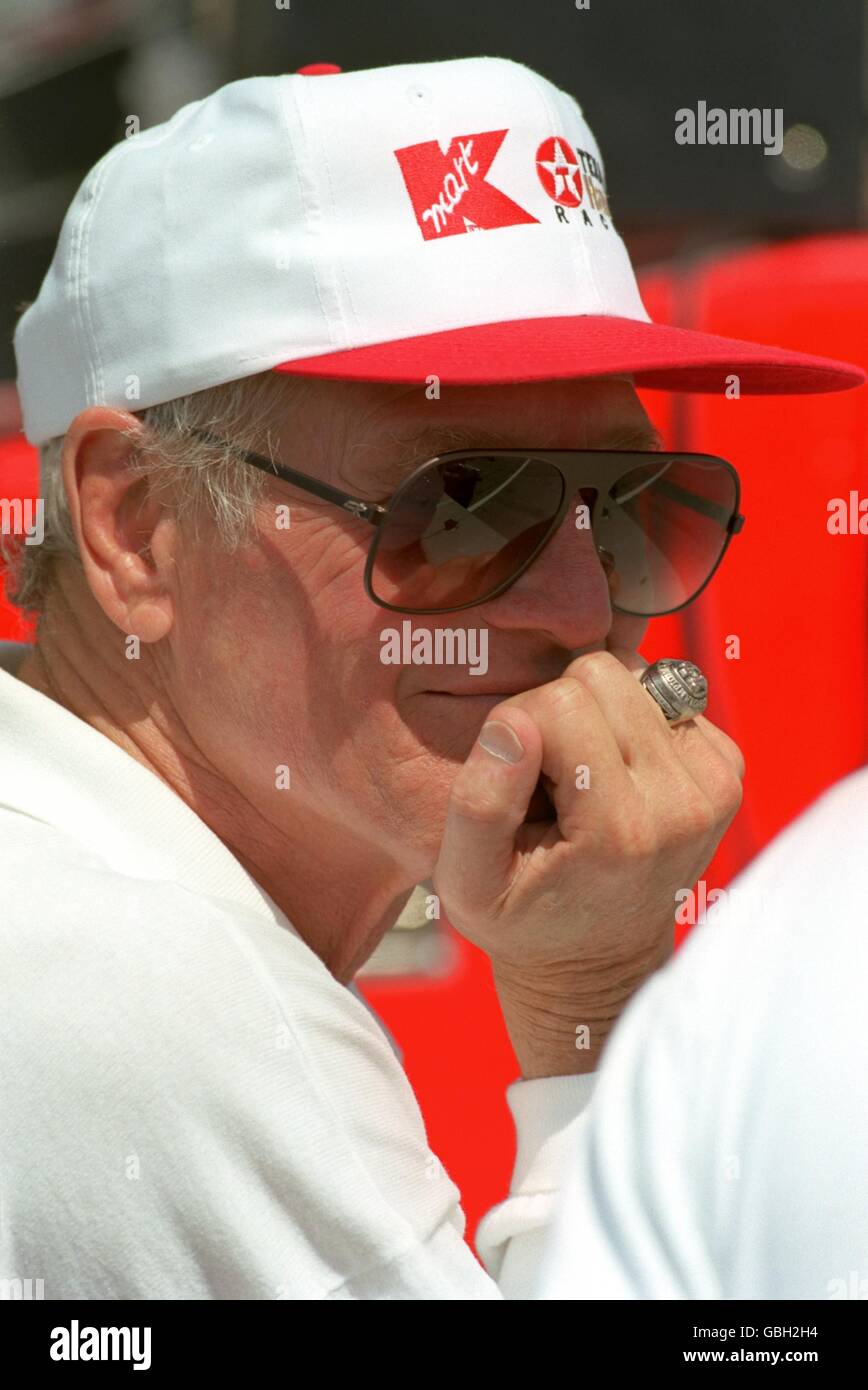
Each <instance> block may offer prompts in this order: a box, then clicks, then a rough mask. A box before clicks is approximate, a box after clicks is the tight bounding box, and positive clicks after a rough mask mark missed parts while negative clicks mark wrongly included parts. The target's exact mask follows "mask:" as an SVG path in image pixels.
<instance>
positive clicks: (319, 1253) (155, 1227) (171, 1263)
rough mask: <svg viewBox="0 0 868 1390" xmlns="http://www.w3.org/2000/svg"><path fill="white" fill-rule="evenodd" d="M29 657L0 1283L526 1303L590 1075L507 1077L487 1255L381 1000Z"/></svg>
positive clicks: (16, 689) (11, 936)
mask: <svg viewBox="0 0 868 1390" xmlns="http://www.w3.org/2000/svg"><path fill="white" fill-rule="evenodd" d="M22 654H23V649H19V650H18V651H15V650H10V648H8V647H7V648H6V650H5V652H4V653H3V654H2V662H3V664H4V665H5V667H6V669H5V670H0V885H2V886H0V892H2V914H0V1116H2V1123H0V1175H2V1220H0V1281H2V1280H14V1279H22V1280H25V1279H33V1280H36V1279H42V1280H43V1281H44V1293H45V1297H46V1298H52V1299H62V1298H94V1299H123V1298H132V1299H146V1298H159V1299H169V1298H172V1299H175V1298H249V1299H279V1298H291V1299H308V1298H314V1299H315V1298H334V1299H357V1298H358V1299H361V1298H364V1299H499V1298H503V1297H525V1296H527V1295H528V1294H529V1293H530V1292H531V1290H532V1289H533V1287H534V1285H535V1282H536V1278H537V1274H538V1269H539V1259H540V1253H539V1252H540V1248H541V1245H540V1242H541V1237H542V1236H543V1235H544V1234H545V1228H546V1226H547V1223H548V1222H549V1221H550V1220H551V1215H552V1210H553V1206H554V1201H555V1198H556V1195H557V1188H558V1179H559V1174H560V1171H561V1163H562V1155H563V1153H564V1152H566V1151H568V1150H569V1148H570V1146H571V1144H572V1142H573V1141H574V1138H575V1135H576V1131H577V1128H578V1127H580V1126H581V1125H583V1124H584V1123H585V1117H584V1116H583V1115H582V1111H583V1108H584V1106H585V1103H586V1101H587V1100H588V1098H589V1096H590V1092H591V1089H592V1086H593V1078H592V1077H552V1078H547V1079H542V1080H534V1081H518V1082H516V1083H514V1084H513V1085H512V1086H510V1087H509V1089H508V1091H507V1100H508V1103H509V1105H510V1108H511V1110H512V1113H513V1116H514V1119H515V1123H516V1130H517V1155H516V1164H515V1171H514V1174H513V1180H512V1184H511V1189H510V1194H509V1195H508V1196H507V1197H506V1198H505V1201H504V1202H503V1203H501V1204H500V1205H498V1206H497V1207H496V1208H494V1209H493V1210H492V1211H491V1212H490V1213H489V1214H488V1215H487V1216H486V1217H485V1219H484V1221H483V1223H482V1225H481V1227H480V1230H479V1232H478V1238H477V1244H478V1248H479V1251H480V1254H481V1256H482V1257H483V1259H484V1260H485V1263H486V1267H487V1272H486V1269H483V1267H482V1266H481V1265H480V1264H479V1262H478V1261H477V1259H476V1258H475V1256H474V1255H473V1253H472V1251H471V1250H470V1248H469V1246H468V1245H467V1244H466V1242H465V1240H464V1238H463V1231H464V1215H463V1212H462V1210H461V1207H460V1204H459V1203H460V1194H459V1192H458V1190H457V1188H456V1186H455V1184H454V1183H453V1182H452V1181H451V1179H450V1178H449V1176H448V1175H447V1174H446V1173H445V1171H444V1170H443V1169H442V1166H441V1165H440V1164H439V1163H438V1161H437V1159H436V1158H435V1156H434V1155H433V1154H432V1153H431V1151H430V1149H429V1147H428V1143H427V1139H426V1135H425V1126H424V1122H423V1119H422V1115H421V1113H420V1110H419V1107H418V1104H417V1102H416V1099H415V1097H414V1095H413V1092H412V1090H411V1087H410V1085H409V1082H408V1080H407V1077H406V1075H405V1073H404V1071H403V1069H402V1067H401V1065H400V1063H399V1061H398V1059H397V1057H396V1055H395V1053H394V1051H393V1049H392V1047H391V1046H390V1044H389V1041H388V1038H387V1036H386V1035H385V1033H384V1031H383V1028H382V1026H381V1025H380V1023H379V1022H378V1021H377V1020H376V1018H375V1016H374V1015H373V1013H372V1011H371V1010H370V1009H369V1008H368V1006H367V1005H366V1004H365V1003H364V1002H363V1001H362V1000H361V998H360V997H359V996H358V995H357V994H356V993H355V992H354V991H353V990H352V989H348V988H346V987H345V986H343V985H342V984H340V983H339V982H338V981H337V980H335V978H334V977H333V976H332V975H331V974H330V972H329V971H328V970H327V969H326V967H325V966H324V965H323V963H322V962H321V961H320V959H319V958H318V956H316V955H315V954H314V952H313V951H312V950H311V949H310V948H309V947H308V946H307V945H306V944H305V943H304V941H303V940H302V939H301V937H300V936H299V935H298V933H297V932H296V931H295V930H294V928H293V927H292V925H291V923H290V922H289V921H288V920H287V918H286V917H285V916H284V914H283V913H282V912H281V911H280V910H279V908H278V907H277V906H276V905H275V903H274V902H273V901H272V900H271V899H270V898H269V896H268V894H266V893H265V892H263V890H262V889H261V888H260V887H259V886H258V885H257V884H256V883H255V882H254V880H253V879H252V878H251V876H250V875H249V874H248V873H247V872H246V871H245V869H244V868H242V866H241V865H240V864H239V863H238V861H237V860H236V859H235V858H234V856H233V855H232V854H231V853H230V851H229V850H228V849H227V848H226V846H225V845H224V844H223V843H222V842H221V841H220V840H219V839H218V838H217V836H216V835H214V834H213V832H212V831H211V830H210V829H209V828H208V827H207V826H206V825H205V824H204V822H203V821H202V820H200V818H199V817H198V816H197V815H196V813H195V812H194V811H193V810H192V809H191V808H190V807H189V806H188V805H187V804H186V803H185V802H184V801H182V800H181V798H180V797H178V796H177V795H176V794H175V793H174V792H173V791H172V790H171V789H170V788H169V787H168V786H167V785H166V784H164V783H163V782H162V781H161V780H160V779H159V778H158V777H157V776H156V775H155V774H154V773H152V772H150V771H149V770H148V769H147V768H145V767H144V766H142V765H141V764H140V763H138V762H137V761H136V760H135V759H134V758H132V757H131V756H130V755H129V754H128V753H126V752H125V751H124V750H123V749H121V748H120V747H118V746H117V745H116V744H114V743H113V742H111V740H109V739H108V738H106V737H105V736H104V735H102V734H101V733H99V732H98V731H97V730H96V729H94V728H92V727H91V726H90V725H88V724H86V723H85V722H83V721H82V720H81V719H79V718H77V717H76V716H75V715H73V714H71V713H70V712H69V711H68V710H66V709H64V708H63V707H62V706H60V705H58V704H57V703H55V702H54V701H52V700H50V699H48V698H47V697H46V696H44V695H42V694H40V693H39V692H38V691H35V690H33V689H31V688H30V687H29V686H26V685H24V684H23V683H21V682H20V681H18V680H17V679H15V677H14V675H13V674H12V671H13V670H14V669H15V668H16V667H17V662H18V659H19V656H20V655H22ZM339 851H340V846H339V845H337V844H336V845H335V854H336V855H337V854H338V853H339ZM3 1287H5V1285H3Z"/></svg>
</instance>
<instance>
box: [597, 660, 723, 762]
mask: <svg viewBox="0 0 868 1390" xmlns="http://www.w3.org/2000/svg"><path fill="white" fill-rule="evenodd" d="M608 650H609V651H610V652H611V653H612V655H613V656H615V657H617V659H618V661H620V662H621V663H622V664H623V665H624V666H626V667H627V669H628V670H629V671H631V672H632V674H633V675H634V676H635V677H636V678H637V680H641V677H642V676H643V675H644V674H645V672H646V671H647V670H648V666H649V664H650V663H649V662H648V661H647V660H646V659H645V657H643V656H642V655H641V653H640V652H638V651H635V650H634V649H632V648H627V647H615V646H610V647H609V649H608ZM643 688H644V687H643ZM645 693H646V694H647V693H648V692H647V691H646V692H645ZM648 698H649V699H650V700H651V701H652V703H653V704H655V705H656V704H657V701H656V700H655V699H654V696H653V695H649V696H648ZM660 712H661V714H662V713H663V711H662V710H661V711H660ZM663 718H664V721H665V720H666V716H665V715H663ZM667 722H668V721H667ZM690 724H692V725H694V726H695V727H696V728H697V729H699V730H700V732H701V733H703V734H704V735H705V737H706V738H707V739H709V740H710V742H711V743H712V744H713V746H714V747H715V748H716V749H717V751H718V753H720V755H721V757H724V758H726V759H727V761H728V762H730V763H731V764H732V767H733V768H734V769H735V772H736V774H737V775H738V777H739V778H740V779H742V780H743V779H744V774H745V765H744V757H743V755H742V751H741V749H740V748H739V746H738V744H737V743H736V741H735V739H733V738H730V736H729V734H727V733H724V731H723V729H720V728H718V726H717V725H716V724H713V723H712V722H711V720H710V719H707V718H706V717H705V715H703V714H698V715H695V716H694V718H693V719H691V720H686V719H685V720H684V721H683V722H682V723H680V724H676V725H674V726H673V725H671V724H670V725H669V728H670V729H672V732H673V733H676V732H677V731H678V730H679V729H682V730H683V729H686V728H687V727H688V725H690Z"/></svg>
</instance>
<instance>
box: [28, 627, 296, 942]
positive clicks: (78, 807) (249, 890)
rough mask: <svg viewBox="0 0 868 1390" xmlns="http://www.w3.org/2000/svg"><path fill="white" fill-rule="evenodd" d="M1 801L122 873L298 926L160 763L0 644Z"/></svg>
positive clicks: (271, 919)
mask: <svg viewBox="0 0 868 1390" xmlns="http://www.w3.org/2000/svg"><path fill="white" fill-rule="evenodd" d="M0 645H2V646H3V647H4V649H5V650H4V651H2V652H0V668H5V669H0V807H5V808H7V809H9V810H12V811H16V812H18V813H19V814H21V815H26V816H31V817H33V818H34V819H35V820H40V821H43V822H45V823H46V824H48V825H51V826H54V827H55V828H56V829H57V830H59V831H60V832H61V833H62V834H64V835H67V836H68V837H69V838H71V839H73V840H76V841H78V842H80V843H81V844H82V845H83V846H84V847H85V849H87V850H88V851H89V852H90V853H92V854H96V855H97V856H99V858H100V859H102V860H103V861H104V862H105V863H106V864H108V865H110V866H111V867H112V868H113V869H115V870H117V871H118V872H119V873H124V874H128V875H130V876H131V877H133V878H145V879H159V880H169V881H170V882H173V883H177V884H179V885H180V886H181V887H183V888H188V889H189V890H190V891H191V892H193V893H200V894H203V893H204V894H208V895H211V896H213V897H219V898H225V899H229V900H230V901H232V902H235V903H237V904H238V905H239V906H241V907H244V908H246V909H247V910H248V911H251V912H254V913H256V914H257V915H259V916H261V917H264V918H266V919H267V920H269V921H276V922H279V923H280V925H282V926H284V927H290V929H291V930H293V931H294V928H292V926H291V923H289V921H288V919H287V918H286V916H285V915H284V913H282V912H281V910H280V909H279V908H278V907H277V905H276V904H275V903H274V902H273V901H272V899H271V898H270V897H269V896H268V894H267V893H266V892H265V891H264V890H263V889H262V888H260V887H259V885H258V884H257V883H256V882H255V880H254V879H253V878H252V877H251V876H250V874H249V873H248V872H247V870H246V869H245V868H244V867H243V866H242V865H241V864H240V863H239V862H238V860H237V859H236V858H235V856H234V855H233V854H232V853H231V852H230V850H228V849H227V847H226V846H225V845H224V844H223V842H222V841H221V840H220V839H219V838H218V836H217V835H215V834H214V832H213V831H212V830H211V829H209V827H208V826H207V825H206V824H205V822H204V821H203V820H201V819H200V817H199V816H197V815H196V812H195V811H194V810H193V809H192V808H191V807H190V806H188V805H187V803H186V802H185V801H183V800H182V799H181V797H180V796H178V795H177V794H176V793H175V792H174V791H172V789H171V788H170V787H169V786H168V785H167V784H166V783H165V782H163V781H162V780H161V779H160V778H159V777H158V776H157V775H156V773H154V772H151V771H150V770H149V769H148V768H147V767H145V766H144V765H143V764H142V763H139V762H137V761H136V759H135V758H133V757H132V756H131V754H129V753H127V752H125V751H124V749H123V748H121V747H120V746H119V745H118V744H116V743H113V742H112V740H111V739H109V738H107V737H106V736H105V735H104V734H101V733H99V731H98V730H97V729H94V728H93V727H92V726H91V725H90V724H87V723H85V721H84V720H83V719H79V717H78V716H77V715H75V714H72V713H71V711H70V710H68V709H65V708H64V707H63V706H62V705H59V704H58V703H57V702H56V701H55V700H52V699H49V697H48V696H47V695H43V694H42V693H41V692H40V691H38V690H34V689H33V688H32V686H29V685H25V684H24V683H23V682H22V681H19V680H18V679H17V678H16V676H15V675H13V674H12V671H13V670H16V669H17V667H18V665H19V664H20V660H21V658H22V656H23V654H24V650H26V648H23V649H22V650H21V651H20V652H17V651H14V650H12V645H13V644H11V643H10V644H6V643H4V644H0Z"/></svg>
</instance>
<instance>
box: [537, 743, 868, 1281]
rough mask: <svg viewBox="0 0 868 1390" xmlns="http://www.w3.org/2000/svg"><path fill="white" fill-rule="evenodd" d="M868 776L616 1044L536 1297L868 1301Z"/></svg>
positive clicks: (639, 1012)
mask: <svg viewBox="0 0 868 1390" xmlns="http://www.w3.org/2000/svg"><path fill="white" fill-rule="evenodd" d="M866 904H868V773H866V772H865V771H862V772H859V773H856V774H854V775H853V776H851V777H849V778H847V779H846V780H845V781H844V782H841V783H839V784H838V785H837V786H836V787H834V788H833V789H832V790H831V791H830V792H828V793H827V794H826V795H825V796H824V797H823V798H821V800H820V801H818V802H817V803H816V804H815V805H814V806H813V807H812V808H811V809H810V810H809V811H808V812H807V813H806V814H805V815H804V816H802V817H801V818H800V819H799V820H798V821H796V822H795V823H794V824H793V825H792V826H790V827H789V828H788V829H787V830H786V831H785V832H784V833H783V834H782V835H781V836H779V837H778V839H777V840H776V841H775V842H774V843H773V844H772V845H771V846H770V847H769V848H768V849H767V850H766V851H765V852H764V853H763V854H762V855H761V856H760V857H759V858H758V859H757V860H756V861H754V864H753V865H752V866H751V867H750V868H749V869H748V870H747V871H746V872H745V873H744V874H743V875H742V876H741V877H740V878H739V879H737V880H736V881H735V883H734V884H733V885H732V886H731V888H730V889H729V890H728V893H727V896H726V898H725V899H721V900H720V901H718V902H717V903H716V904H715V906H714V907H713V908H711V909H710V911H709V914H708V920H707V921H705V922H704V923H702V924H701V925H700V926H699V927H697V928H696V930H695V931H694V932H693V933H692V935H691V936H690V938H689V939H688V941H687V943H686V944H685V946H684V948H683V949H682V950H681V951H680V952H679V953H678V955H677V956H676V957H675V959H674V960H673V961H672V962H671V963H670V964H669V965H668V966H667V967H666V968H665V969H664V970H663V971H661V972H659V973H658V975H656V976H655V977H654V978H653V979H652V980H651V981H650V982H649V983H648V984H647V985H646V986H645V988H644V989H643V990H641V991H640V993H639V994H638V996H637V997H636V998H635V999H634V1001H633V1003H632V1004H631V1006H630V1008H629V1009H628V1010H627V1012H626V1013H625V1015H624V1017H623V1018H622V1020H621V1022H620V1024H619V1025H618V1028H617V1029H616V1030H615V1033H614V1034H613V1036H612V1039H611V1041H610V1044H609V1047H608V1049H607V1051H606V1054H605V1056H604V1059H603V1065H602V1068H601V1071H600V1074H599V1077H598V1082H597V1087H596V1091H595V1096H594V1099H593V1101H592V1103H591V1105H590V1107H589V1111H588V1113H587V1116H586V1121H585V1124H584V1125H583V1126H582V1127H581V1128H580V1129H579V1130H578V1131H577V1134H576V1141H575V1146H574V1149H573V1152H572V1155H571V1158H570V1160H569V1162H568V1173H567V1176H566V1180H565V1183H564V1190H563V1195H562V1198H561V1202H560V1207H559V1210H558V1214H557V1219H556V1221H555V1223H554V1225H553V1229H552V1235H551V1238H550V1240H549V1243H548V1246H547V1249H546V1251H545V1254H544V1257H543V1261H542V1278H541V1283H540V1286H539V1290H538V1293H537V1296H538V1297H541V1298H553V1299H560V1298H591V1299H593V1298H625V1299H627V1298H642V1299H648V1298H651V1299H653V1298H661V1299H716V1298H725V1299H726V1298H755V1299H841V1298H862V1299H865V1298H868V1201H866V1195H868V1188H866V1184H868V1029H866V1016H868V932H866V925H868V922H866V917H868V912H866Z"/></svg>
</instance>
